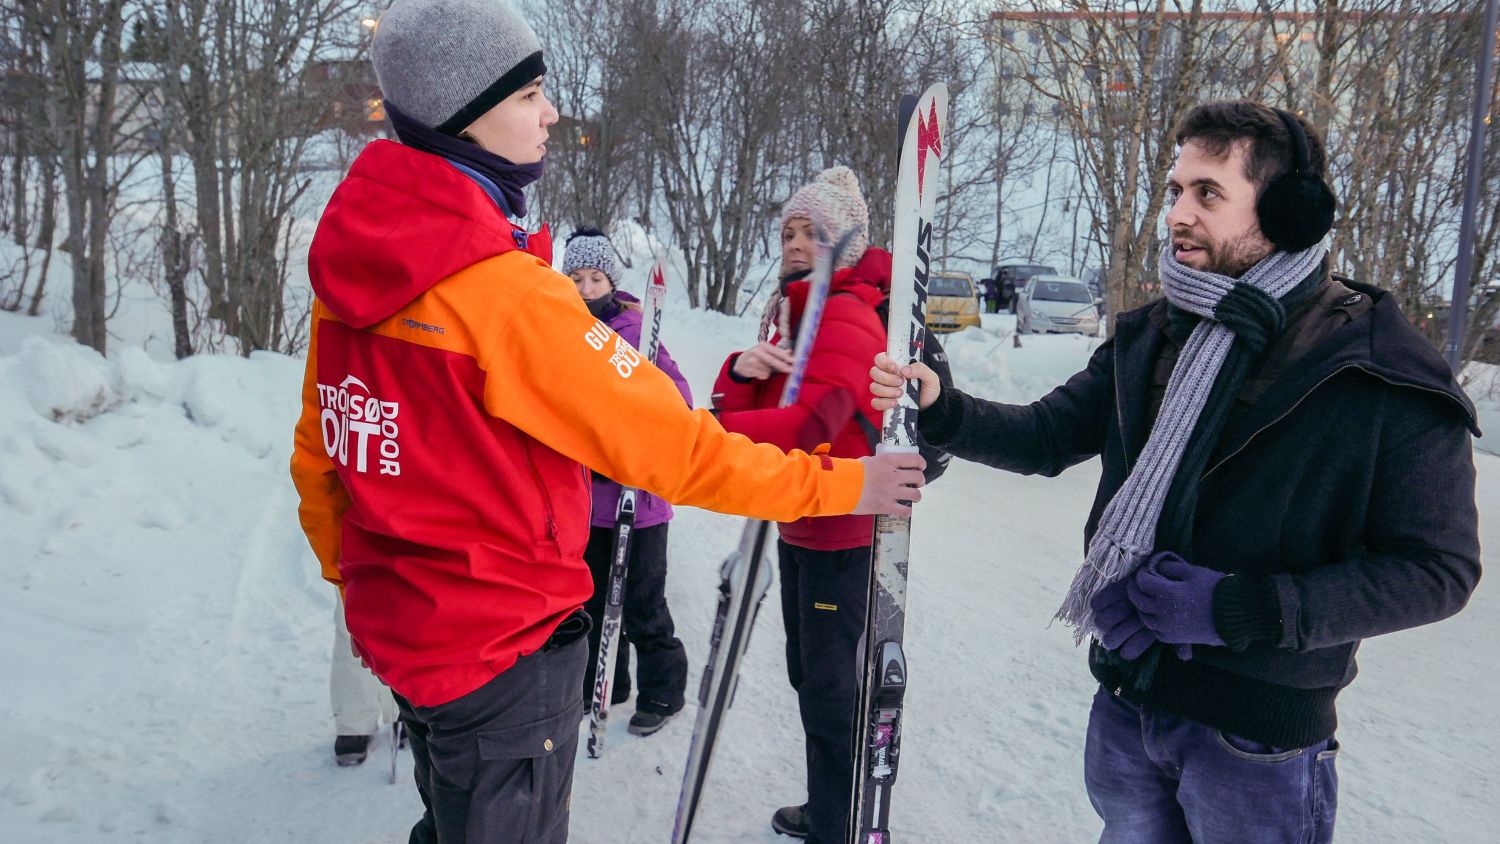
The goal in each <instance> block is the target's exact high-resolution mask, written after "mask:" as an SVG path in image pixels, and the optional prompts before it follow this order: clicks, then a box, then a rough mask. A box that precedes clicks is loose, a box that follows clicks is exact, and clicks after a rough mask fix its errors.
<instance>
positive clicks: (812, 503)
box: [464, 252, 864, 522]
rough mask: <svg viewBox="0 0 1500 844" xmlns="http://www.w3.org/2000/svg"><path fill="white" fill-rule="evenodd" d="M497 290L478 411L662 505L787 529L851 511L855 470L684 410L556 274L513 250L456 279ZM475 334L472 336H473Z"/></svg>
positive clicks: (858, 483)
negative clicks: (483, 278)
mask: <svg viewBox="0 0 1500 844" xmlns="http://www.w3.org/2000/svg"><path fill="white" fill-rule="evenodd" d="M471 271H473V272H485V273H486V274H487V275H489V276H490V278H491V282H490V285H489V287H488V290H489V293H488V294H487V295H489V296H494V295H495V293H494V290H495V287H494V281H493V279H494V278H495V277H496V276H498V277H500V278H503V279H504V280H505V293H506V302H507V307H506V308H504V309H503V310H502V311H501V316H499V317H498V318H496V319H495V320H494V321H493V322H492V323H490V324H489V325H488V326H486V327H485V328H484V329H481V330H482V331H485V332H486V333H487V336H484V335H483V334H482V335H481V336H479V337H476V340H477V343H478V355H479V364H480V367H481V368H482V369H484V370H485V373H486V376H485V377H486V382H485V388H484V404H485V409H486V410H487V411H488V412H489V413H490V414H492V415H494V416H496V417H499V418H502V419H505V420H506V421H507V422H510V423H511V424H513V425H515V426H516V427H518V428H520V429H521V430H523V431H525V432H526V433H528V434H530V435H531V436H533V437H535V438H536V439H537V440H539V441H540V442H542V443H544V444H546V445H547V446H548V447H550V448H552V449H553V450H555V451H557V452H559V453H561V454H564V455H566V456H567V457H570V458H572V459H574V460H577V461H578V462H580V463H582V464H584V465H585V466H588V467H589V468H591V469H594V470H596V471H598V472H599V473H601V474H603V475H606V476H607V477H610V478H613V479H615V480H616V481H618V482H620V483H623V484H628V485H631V486H636V487H640V488H641V489H644V490H646V491H647V492H650V493H653V494H655V495H658V496H661V497H662V498H665V499H666V500H668V501H670V502H673V503H676V504H685V505H689V506H693V507H702V508H705V509H709V510H716V511H719V512H723V513H732V514H737V515H744V516H752V517H755V518H761V519H768V520H771V521H779V522H786V521H792V520H795V519H798V518H801V517H803V516H826V515H841V514H844V513H848V512H849V511H851V510H853V509H854V506H855V505H856V504H857V503H858V501H859V497H860V492H861V487H862V486H863V483H864V466H863V465H862V464H860V463H859V462H858V461H856V460H840V459H832V458H826V457H821V456H814V455H809V454H807V453H805V452H802V451H793V452H791V453H789V454H783V453H782V451H781V450H780V449H778V448H777V447H775V446H773V445H766V444H756V443H753V442H751V441H750V440H749V439H748V438H746V437H744V436H742V435H739V434H730V433H727V432H726V431H725V430H724V429H723V428H722V427H721V426H720V425H719V423H718V421H717V420H716V419H714V417H713V415H712V414H710V413H709V412H708V411H706V410H701V409H700V410H690V409H688V408H686V407H684V406H683V403H682V397H681V396H680V395H679V393H678V392H677V387H676V385H674V384H673V383H672V379H671V378H669V377H668V376H667V375H665V374H664V373H662V372H661V371H660V370H658V369H657V368H656V367H654V366H652V365H651V364H650V363H648V362H647V361H646V360H645V359H644V358H643V357H642V356H641V355H640V354H639V353H638V352H636V351H635V349H634V348H633V347H632V346H631V345H630V344H629V343H626V342H625V341H624V340H623V339H622V338H620V337H619V336H618V335H616V334H615V333H614V332H613V331H610V330H609V328H608V327H607V326H605V325H604V324H603V323H602V322H600V321H598V320H596V319H595V318H594V317H593V316H591V315H590V314H589V312H588V309H587V308H586V307H584V304H583V301H582V300H581V299H580V298H579V296H578V293H577V290H576V289H575V288H574V286H573V284H572V283H571V282H570V281H569V280H568V279H567V277H566V276H563V275H560V274H558V273H557V272H555V271H554V270H552V268H551V267H549V266H547V265H546V264H545V263H543V262H542V261H540V260H538V259H536V258H533V257H531V256H529V255H526V254H524V253H520V252H511V253H507V254H505V255H501V256H499V257H496V258H492V259H489V260H488V261H484V262H481V263H480V264H477V265H475V266H474V267H471V268H470V269H469V270H465V271H464V272H465V273H469V272H471ZM477 327H478V326H476V328H477Z"/></svg>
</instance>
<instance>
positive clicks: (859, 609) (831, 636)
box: [776, 540, 870, 844]
mask: <svg viewBox="0 0 1500 844" xmlns="http://www.w3.org/2000/svg"><path fill="white" fill-rule="evenodd" d="M776 548H777V550H778V551H779V552H780V557H781V617H782V621H783V623H784V624H785V625H786V667H787V677H788V679H790V680H791V682H792V688H793V689H795V690H796V692H797V703H798V705H799V708H800V709H801V710H802V729H803V731H804V732H805V733H806V734H807V815H808V821H809V824H810V826H811V828H812V834H811V835H809V836H808V838H807V840H808V842H809V844H843V843H844V842H845V841H846V840H848V839H847V833H846V829H847V827H848V815H849V802H850V794H849V790H850V786H851V785H852V779H853V776H854V757H853V750H854V748H853V742H854V721H855V718H854V708H855V706H856V704H857V700H858V697H859V670H858V666H857V665H856V661H857V655H856V651H857V649H858V647H859V637H860V635H861V634H863V633H864V629H865V600H866V595H867V591H868V589H869V579H870V546H868V545H866V546H864V547H862V548H851V549H847V550H842V551H814V550H812V549H809V548H799V547H797V546H795V545H788V544H786V543H785V542H782V541H780V540H778V541H777V543H776Z"/></svg>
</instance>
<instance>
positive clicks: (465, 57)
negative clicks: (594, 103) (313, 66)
mask: <svg viewBox="0 0 1500 844" xmlns="http://www.w3.org/2000/svg"><path fill="white" fill-rule="evenodd" d="M370 56H371V60H372V61H373V62H374V63H375V78H376V79H377V80H379V82H380V91H381V94H382V95H383V96H384V97H385V98H386V99H387V100H389V101H390V102H391V103H392V104H394V105H395V106H396V108H397V109H399V110H400V111H401V112H402V113H403V114H406V115H409V116H411V117H412V119H414V120H417V121H419V122H420V123H422V124H423V125H425V126H430V127H432V128H434V129H436V130H438V131H439V132H442V133H443V134H445V135H454V136H457V135H458V133H460V132H462V131H463V130H464V129H466V128H467V127H468V126H469V124H471V123H473V122H474V120H475V119H476V118H478V117H479V116H480V115H482V114H484V113H485V112H487V111H489V110H490V109H492V108H494V107H495V106H496V105H497V104H498V103H499V102H500V101H501V100H503V99H505V98H506V97H508V96H510V95H511V94H514V93H515V92H517V91H519V90H521V88H522V87H524V86H526V85H528V84H530V83H531V81H532V80H534V79H536V78H537V77H538V76H541V75H542V74H544V73H546V72H547V66H546V65H545V64H543V63H542V45H541V42H539V41H537V38H536V33H535V32H532V31H531V27H530V26H528V25H527V23H526V21H524V20H522V19H521V16H520V15H518V14H516V13H515V11H514V10H513V9H511V7H510V4H509V3H506V2H504V0H396V2H394V3H392V4H391V7H390V8H389V9H387V10H386V13H385V14H384V15H381V16H380V22H379V24H377V25H376V27H375V42H374V43H373V44H372V45H370Z"/></svg>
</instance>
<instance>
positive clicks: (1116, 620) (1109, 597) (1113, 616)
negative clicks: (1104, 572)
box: [1089, 577, 1157, 661]
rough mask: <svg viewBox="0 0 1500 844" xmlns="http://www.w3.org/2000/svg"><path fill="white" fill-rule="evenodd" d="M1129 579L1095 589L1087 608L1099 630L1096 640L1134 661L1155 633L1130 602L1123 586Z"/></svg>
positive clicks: (1153, 640)
mask: <svg viewBox="0 0 1500 844" xmlns="http://www.w3.org/2000/svg"><path fill="white" fill-rule="evenodd" d="M1130 582H1131V579H1130V578H1128V577H1127V578H1125V579H1124V580H1117V581H1115V582H1114V583H1111V584H1109V585H1108V586H1106V587H1104V588H1103V589H1100V590H1099V591H1098V592H1096V593H1094V597H1093V599H1091V600H1090V601H1089V608H1090V609H1092V610H1093V611H1094V626H1095V627H1096V628H1097V629H1098V630H1099V643H1100V644H1102V645H1103V646H1104V647H1105V648H1107V649H1109V650H1112V651H1119V652H1120V656H1122V657H1124V658H1126V659H1128V660H1131V661H1134V660H1137V659H1140V657H1141V654H1143V653H1145V652H1146V649H1147V648H1149V647H1151V646H1152V645H1154V644H1156V641H1157V639H1156V634H1154V633H1152V632H1151V628H1149V627H1147V626H1146V623H1145V622H1144V621H1142V620H1141V614H1140V613H1139V612H1137V611H1136V608H1135V604H1132V603H1131V602H1130V596H1129V595H1128V594H1126V587H1127V586H1128V585H1129V584H1130Z"/></svg>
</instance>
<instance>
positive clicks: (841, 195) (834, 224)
mask: <svg viewBox="0 0 1500 844" xmlns="http://www.w3.org/2000/svg"><path fill="white" fill-rule="evenodd" d="M793 217H806V218H807V219H809V220H812V221H813V223H814V224H816V225H817V226H818V227H819V228H821V229H822V230H823V232H824V233H825V234H826V235H827V237H828V238H829V239H831V240H832V239H837V238H839V237H842V236H843V234H844V233H845V232H847V231H849V230H850V229H852V228H855V227H858V228H859V234H857V235H855V236H854V239H853V240H851V241H849V248H848V249H846V250H844V254H843V256H842V257H841V258H840V259H839V262H838V267H852V266H854V265H855V264H857V263H859V259H860V258H862V257H864V254H865V249H866V248H868V247H869V245H870V241H869V239H868V238H867V237H866V234H867V233H866V231H865V230H866V229H867V228H869V226H870V209H868V208H866V207H865V197H864V194H862V193H861V192H860V190H859V177H858V176H856V175H854V171H853V170H850V169H849V168H848V167H844V166H838V167H830V168H828V169H827V170H824V171H823V172H821V173H819V174H818V177H817V178H816V179H813V180H812V182H811V183H809V184H808V185H806V186H804V187H803V188H802V189H801V190H799V191H797V192H796V193H794V194H792V198H791V199H789V200H787V202H786V205H784V206H782V208H781V225H783V226H785V225H786V221H787V220H790V219H792V218H793Z"/></svg>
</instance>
